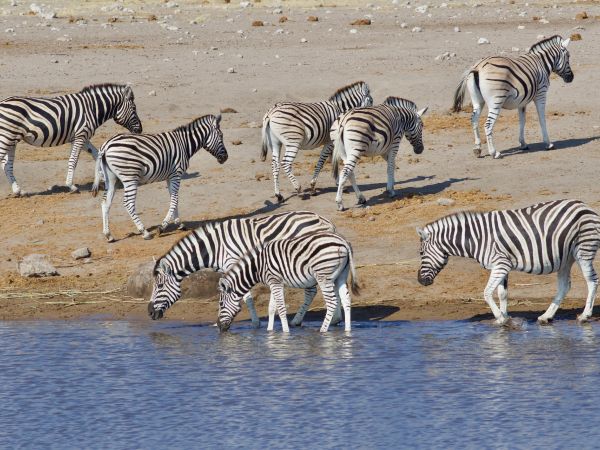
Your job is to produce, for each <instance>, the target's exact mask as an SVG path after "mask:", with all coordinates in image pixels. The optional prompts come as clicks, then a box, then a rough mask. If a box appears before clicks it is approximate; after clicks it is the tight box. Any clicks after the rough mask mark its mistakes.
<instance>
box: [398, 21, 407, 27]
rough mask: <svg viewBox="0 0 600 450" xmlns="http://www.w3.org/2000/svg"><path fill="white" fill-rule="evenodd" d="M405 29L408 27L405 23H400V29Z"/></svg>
mask: <svg viewBox="0 0 600 450" xmlns="http://www.w3.org/2000/svg"><path fill="white" fill-rule="evenodd" d="M407 27H408V24H407V23H406V22H402V23H401V24H400V28H407Z"/></svg>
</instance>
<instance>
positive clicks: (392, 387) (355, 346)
mask: <svg viewBox="0 0 600 450" xmlns="http://www.w3.org/2000/svg"><path fill="white" fill-rule="evenodd" d="M308 325H309V326H308V327H307V328H303V329H292V333H291V334H290V335H289V336H285V335H283V334H282V333H281V332H276V333H268V332H267V331H266V330H264V329H261V330H252V329H250V328H249V327H248V326H246V325H244V324H238V323H235V324H234V327H233V329H232V332H230V333H227V334H225V335H219V333H218V332H217V330H216V329H215V328H214V327H210V326H193V325H187V324H182V323H176V322H166V321H165V322H151V321H148V322H144V321H141V322H127V321H92V320H90V321H80V322H57V321H53V322H50V321H48V322H44V321H41V322H5V323H0V342H2V346H1V347H0V399H1V408H0V420H1V424H0V445H1V446H2V448H18V447H25V448H59V449H66V448H99V447H103V448H217V447H218V448H229V447H234V446H238V447H243V448H260V449H263V448H299V447H305V448H317V447H318V448H334V447H335V448H341V447H344V448H482V447H483V448H540V447H545V448H560V447H562V448H565V447H568V448H588V447H589V448H591V447H598V445H600V430H599V429H598V426H597V423H598V417H597V413H598V410H599V408H600V357H599V352H598V349H599V344H600V340H599V333H600V323H592V324H588V325H585V326H578V325H576V324H575V323H574V322H572V321H558V322H556V323H555V324H554V325H552V326H547V327H540V326H537V325H535V324H527V325H526V326H525V328H524V329H520V330H505V329H498V328H496V327H494V326H492V325H490V324H486V323H471V322H451V321H439V322H418V323H410V322H395V323H381V324H372V323H357V324H355V326H354V329H353V330H352V332H351V334H346V333H345V332H344V331H343V330H341V329H334V330H333V331H332V332H330V333H328V334H326V335H321V334H320V333H319V332H318V327H319V326H320V324H319V323H310V324H308Z"/></svg>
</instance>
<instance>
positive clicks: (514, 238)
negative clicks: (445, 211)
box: [417, 200, 600, 324]
mask: <svg viewBox="0 0 600 450" xmlns="http://www.w3.org/2000/svg"><path fill="white" fill-rule="evenodd" d="M417 233H418V234H419V236H420V238H421V250H420V253H421V267H420V268H419V274H418V279H419V283H421V284H422V285H424V286H428V285H430V284H432V283H433V280H434V279H435V277H436V275H437V274H438V273H439V272H440V271H441V270H442V269H443V268H444V266H445V265H446V263H447V262H448V257H449V256H463V257H467V258H473V259H475V260H476V261H477V262H479V263H480V264H481V265H482V266H483V267H485V268H486V269H489V270H490V271H491V273H490V278H489V280H488V283H487V286H486V287H485V291H484V298H485V301H486V302H487V304H488V305H489V307H490V308H491V310H492V313H493V314H494V317H495V318H496V322H497V323H498V324H505V323H506V322H507V321H508V319H509V317H508V312H507V307H508V273H509V272H510V271H511V270H518V271H521V272H527V273H531V274H535V275H540V274H548V273H553V272H558V292H557V293H556V295H555V297H554V299H553V300H552V303H551V304H550V306H549V307H548V309H547V310H546V312H545V313H544V314H542V315H541V316H539V317H538V322H540V323H548V321H551V320H552V319H553V317H554V314H555V313H556V311H557V310H558V308H559V307H560V304H561V302H562V300H563V299H564V298H565V296H566V295H567V292H568V291H569V289H570V288H571V267H572V265H573V263H574V262H577V264H579V267H580V268H581V271H582V273H583V277H584V278H585V281H586V283H587V286H588V296H587V300H586V304H585V309H584V310H583V313H582V314H581V315H580V316H579V317H578V318H577V319H578V321H580V322H585V321H587V320H588V319H589V318H590V317H591V315H592V309H593V307H594V298H595V296H596V288H597V286H598V276H597V275H596V272H595V270H594V266H593V262H594V257H595V256H596V252H597V250H598V247H599V246H600V216H598V214H597V213H596V212H595V211H593V210H592V209H590V208H589V207H588V206H587V205H585V204H584V203H583V202H581V201H578V200H557V201H551V202H545V203H538V204H536V205H533V206H529V207H527V208H523V209H513V210H504V211H490V212H469V211H465V212H460V213H457V214H452V215H449V216H446V217H442V218H441V219H438V220H436V221H435V222H432V223H430V224H428V225H427V226H425V228H423V229H420V228H417ZM496 288H497V289H498V298H499V300H500V308H498V306H496V303H495V302H494V299H493V293H494V290H495V289H496Z"/></svg>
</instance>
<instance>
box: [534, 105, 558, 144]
mask: <svg viewBox="0 0 600 450" xmlns="http://www.w3.org/2000/svg"><path fill="white" fill-rule="evenodd" d="M534 101H535V109H537V113H538V119H539V121H540V127H541V129H542V138H543V139H544V144H546V150H552V149H553V148H554V144H553V143H552V142H550V137H548V129H547V128H546V96H545V95H544V96H543V97H538V98H536V99H535V100H534Z"/></svg>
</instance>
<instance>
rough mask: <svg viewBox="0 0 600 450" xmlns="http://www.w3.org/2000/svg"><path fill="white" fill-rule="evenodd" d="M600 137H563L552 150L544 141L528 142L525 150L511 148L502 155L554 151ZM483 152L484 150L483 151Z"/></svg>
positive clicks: (599, 137) (583, 143) (576, 145)
mask: <svg viewBox="0 0 600 450" xmlns="http://www.w3.org/2000/svg"><path fill="white" fill-rule="evenodd" d="M598 139H600V136H591V137H587V138H574V139H563V140H560V141H554V142H553V144H554V148H553V149H551V150H546V147H545V144H544V143H543V142H537V143H535V144H528V145H529V148H527V149H525V150H523V149H521V148H519V147H514V148H510V149H508V150H504V151H501V152H500V154H501V155H502V157H504V156H515V155H521V154H527V153H537V152H544V153H545V152H553V151H556V150H561V149H564V148H574V147H580V146H582V145H585V144H587V143H589V142H594V141H596V140H598ZM482 154H483V151H482ZM486 154H487V153H486Z"/></svg>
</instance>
